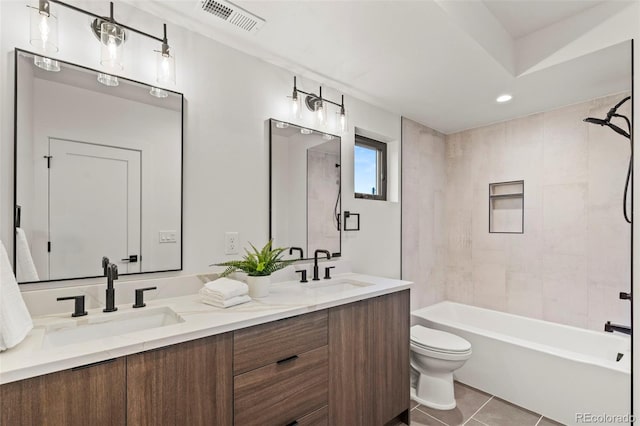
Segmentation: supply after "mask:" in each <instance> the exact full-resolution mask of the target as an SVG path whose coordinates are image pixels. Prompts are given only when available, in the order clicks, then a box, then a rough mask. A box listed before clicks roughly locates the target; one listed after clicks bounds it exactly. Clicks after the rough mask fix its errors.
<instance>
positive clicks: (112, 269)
mask: <svg viewBox="0 0 640 426" xmlns="http://www.w3.org/2000/svg"><path fill="white" fill-rule="evenodd" d="M107 273H108V274H109V275H110V276H111V279H112V280H117V279H118V265H115V264H113V263H110V264H109V266H107Z"/></svg>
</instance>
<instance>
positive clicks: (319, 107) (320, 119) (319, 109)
mask: <svg viewBox="0 0 640 426" xmlns="http://www.w3.org/2000/svg"><path fill="white" fill-rule="evenodd" d="M316 123H317V124H318V126H324V125H325V124H326V123H327V106H326V105H325V103H324V102H322V101H317V102H316Z"/></svg>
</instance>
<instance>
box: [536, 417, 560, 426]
mask: <svg viewBox="0 0 640 426" xmlns="http://www.w3.org/2000/svg"><path fill="white" fill-rule="evenodd" d="M538 426H564V425H563V424H562V423H558V422H556V421H555V420H551V419H548V418H546V417H543V418H542V420H540V423H538Z"/></svg>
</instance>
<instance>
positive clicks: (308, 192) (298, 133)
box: [270, 119, 341, 258]
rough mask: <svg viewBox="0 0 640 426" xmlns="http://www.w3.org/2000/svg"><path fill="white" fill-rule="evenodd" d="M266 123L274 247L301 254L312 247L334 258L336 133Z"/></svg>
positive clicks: (337, 239) (337, 209) (337, 182)
mask: <svg viewBox="0 0 640 426" xmlns="http://www.w3.org/2000/svg"><path fill="white" fill-rule="evenodd" d="M270 127H271V131H270V134H271V138H270V142H271V143H270V149H271V165H270V170H271V190H270V195H271V197H270V236H271V238H272V239H273V241H274V245H275V246H277V247H298V248H301V249H302V250H303V252H304V255H303V256H302V257H304V258H311V257H313V252H314V251H315V250H317V249H324V250H329V251H330V252H331V254H332V256H340V251H341V241H340V237H341V217H340V211H341V190H340V188H341V169H340V164H341V153H340V143H341V140H340V137H338V136H334V135H330V134H327V133H322V132H318V131H314V130H312V129H307V128H303V127H299V126H296V125H294V124H289V123H285V122H282V121H278V120H274V119H272V120H270ZM291 257H300V253H299V251H294V252H293V254H292V255H291Z"/></svg>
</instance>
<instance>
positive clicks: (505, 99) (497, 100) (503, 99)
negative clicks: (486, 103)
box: [496, 94, 513, 104]
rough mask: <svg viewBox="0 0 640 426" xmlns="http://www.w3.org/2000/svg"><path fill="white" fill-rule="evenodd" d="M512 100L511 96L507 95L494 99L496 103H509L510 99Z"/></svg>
mask: <svg viewBox="0 0 640 426" xmlns="http://www.w3.org/2000/svg"><path fill="white" fill-rule="evenodd" d="M512 98H513V96H511V95H509V94H504V95H500V96H498V97H497V98H496V102H500V103H501V104H502V103H505V102H509V101H510V100H511V99H512Z"/></svg>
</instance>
